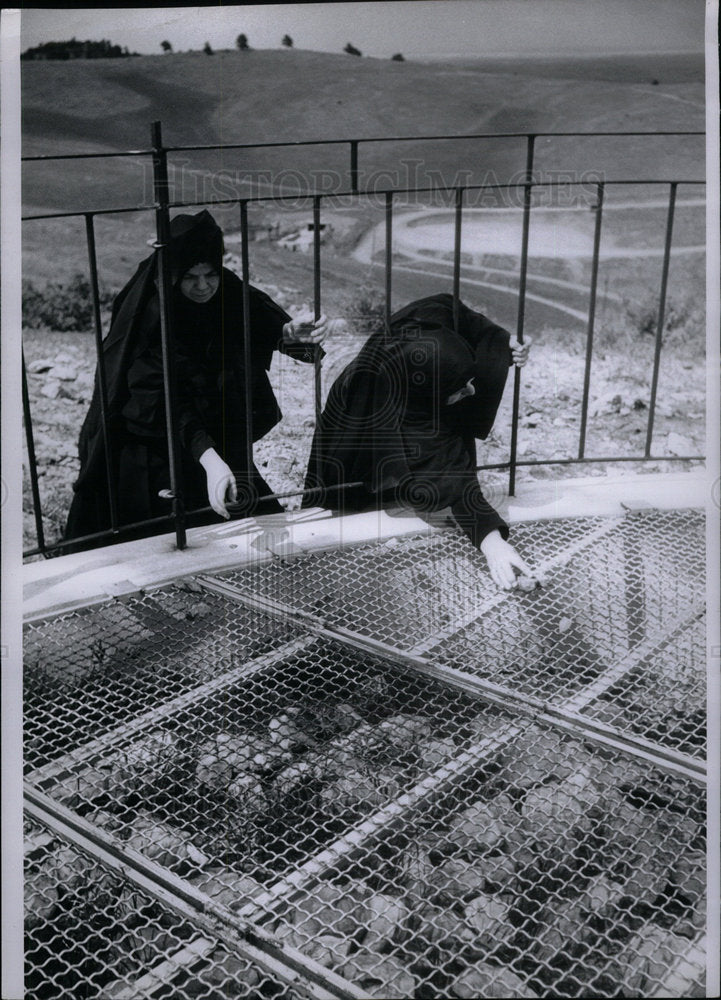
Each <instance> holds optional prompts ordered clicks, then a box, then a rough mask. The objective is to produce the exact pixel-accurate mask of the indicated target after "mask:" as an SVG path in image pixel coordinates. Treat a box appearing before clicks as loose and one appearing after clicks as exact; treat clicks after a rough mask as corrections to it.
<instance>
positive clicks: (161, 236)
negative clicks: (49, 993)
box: [23, 122, 704, 556]
mask: <svg viewBox="0 0 721 1000" xmlns="http://www.w3.org/2000/svg"><path fill="white" fill-rule="evenodd" d="M151 134H152V148H150V149H136V150H125V151H119V152H114V153H74V154H52V155H48V156H45V155H41V156H27V157H23V160H24V161H25V162H45V161H54V160H61V159H62V160H74V159H102V158H110V157H120V156H123V157H125V156H129V157H148V156H151V157H152V164H153V179H154V185H153V186H154V203H153V206H152V210H153V211H154V213H155V222H156V234H157V238H156V243H155V246H156V249H158V251H159V255H158V256H159V262H160V270H159V283H158V284H159V296H160V303H161V337H162V345H163V367H164V384H165V403H166V421H167V440H168V457H169V466H170V477H171V479H170V491H169V496H170V497H172V502H173V511H172V514H168V516H167V517H160V518H152V519H149V520H146V521H143V522H137V523H134V524H133V525H119V524H118V515H117V498H116V496H115V490H114V485H113V482H112V476H111V472H110V470H111V465H112V455H111V447H112V442H111V440H110V435H109V433H108V430H107V428H106V426H105V420H106V414H107V390H106V385H105V375H104V370H103V355H102V329H101V317H100V296H99V289H98V276H97V255H96V246H95V232H94V219H95V216H96V215H114V214H121V213H126V212H137V211H147V210H149V206H148V205H147V204H144V205H134V206H129V207H120V208H98V209H93V210H92V211H88V210H85V211H82V212H54V213H45V214H28V215H25V216H24V217H23V220H24V221H31V220H41V219H60V218H69V217H83V218H84V219H85V226H86V240H87V246H88V259H89V272H90V287H91V293H92V299H93V318H94V328H95V346H96V354H97V361H98V375H97V381H98V393H99V398H100V404H101V414H102V421H103V427H102V433H103V437H104V442H105V455H106V475H107V479H108V490H109V503H110V528H109V529H107V530H106V531H102V532H98V533H95V534H93V535H88V536H86V537H85V538H84V539H75V541H78V542H79V541H88V540H93V541H96V542H104V541H111V540H117V539H119V538H122V537H123V535H124V534H125V533H126V532H127V531H129V530H131V529H133V528H134V529H137V528H142V527H147V526H150V525H158V526H160V525H162V524H167V526H168V527H171V526H172V527H174V530H175V534H176V544H177V546H178V548H183V547H184V546H185V510H184V504H183V497H182V490H181V477H180V475H179V464H178V463H179V457H180V442H179V438H178V433H177V417H176V414H175V412H174V408H175V398H176V393H175V392H174V391H173V389H172V386H173V378H174V373H173V357H174V354H173V350H172V329H171V314H170V310H169V306H168V304H169V293H170V282H169V275H168V270H167V263H166V262H165V253H164V247H165V245H166V244H167V240H168V234H169V210H170V209H171V208H190V207H193V206H200V205H203V204H207V202H199V201H188V200H184V201H177V200H176V201H171V200H170V197H169V186H168V165H167V157H168V154H169V153H178V152H186V151H205V150H207V151H212V150H218V149H223V150H231V149H237V150H243V149H253V148H271V149H272V148H281V147H298V146H303V147H305V146H309V147H310V146H337V145H347V146H348V148H349V153H350V162H349V175H348V176H349V180H350V187H349V189H348V190H347V191H345V192H337V191H334V192H333V197H345V196H356V197H365V196H373V197H377V196H378V195H382V196H383V199H384V205H385V258H384V280H385V321H386V324H388V322H389V321H390V316H391V312H392V310H391V291H392V277H393V207H394V204H393V203H394V196H397V195H408V194H414V195H423V194H430V193H436V194H437V193H438V191H439V188H438V186H435V187H422V186H415V187H410V188H398V187H394V188H393V189H389V190H385V191H379V190H376V189H374V190H373V191H363V190H361V188H360V186H359V176H360V174H359V147H360V145H361V144H362V143H366V144H368V143H389V142H419V141H459V140H469V139H479V140H480V139H490V138H493V139H523V140H525V143H526V163H525V171H524V177H523V181H522V182H520V183H519V182H511V183H507V184H499V183H493V184H477V185H471V184H466V185H464V186H451V187H447V188H443V189H442V190H443V191H445V192H446V193H447V194H448V195H449V196H450V197H451V199H452V204H454V212H455V222H454V247H453V258H452V270H451V273H450V277H451V280H452V291H453V302H454V316H455V317H457V315H458V302H459V300H460V270H461V238H462V229H463V214H462V213H463V206H464V199H465V197H466V195H467V193H468V192H471V191H479V192H480V191H483V192H485V191H495V192H504V191H505V192H509V191H514V190H521V191H522V192H523V202H522V212H523V228H522V238H521V253H520V265H519V281H518V310H517V320H516V339H517V340H518V341H519V342H521V343H522V342H523V337H524V324H525V303H526V282H527V271H528V242H529V229H530V217H531V210H532V196H533V192H534V190H538V189H544V188H549V189H553V188H554V187H557V186H559V185H560V184H563V185H564V186H568V184H569V181H568V180H566V179H564V180H563V181H559V180H551V181H546V180H538V179H535V178H534V150H535V142H536V140H537V139H538V138H543V137H549V138H551V137H553V138H563V137H566V138H576V137H578V138H580V137H609V138H610V137H626V138H631V137H642V136H648V137H650V136H674V137H680V136H701V135H703V134H704V133H703V132H699V131H688V132H665V131H661V132H646V131H623V132H535V133H525V132H503V133H476V134H471V135H432V136H394V137H388V136H383V137H364V138H355V137H354V138H350V139H331V140H327V139H324V140H308V141H298V142H294V141H291V142H288V141H284V142H270V143H229V144H228V143H224V144H223V145H222V146H221V145H183V146H164V145H163V142H162V134H161V126H160V122H155V123H153V126H152V133H151ZM570 183H571V184H576V185H578V184H580V183H581V182H580V181H576V182H570ZM680 183H683V184H692V185H697V184H703V183H704V182H703V181H701V180H697V179H693V178H689V179H676V180H672V181H659V180H655V179H643V180H642V179H637V178H635V179H633V180H627V179H610V180H609V179H606V180H603V181H599V182H598V183H597V187H596V204H595V206H594V209H593V210H594V212H595V228H594V239H593V256H592V262H591V280H590V289H589V305H588V319H587V332H586V349H585V366H584V382H583V397H582V404H581V420H580V431H579V441H578V454H577V457H576V458H558V457H555V458H554V459H553V460H552V461H551V460H550V459H519V458H518V454H517V442H518V419H519V405H520V389H521V379H520V370H519V369H518V368H514V386H513V404H512V407H513V408H512V420H511V441H510V450H509V458H508V461H505V462H499V463H492V464H485V465H482V466H479V469H487V470H491V469H508V470H509V494H510V495H513V494H514V491H515V478H516V470H517V469H518V468H519V467H522V466H524V467H526V466H535V465H549V464H554V465H568V464H586V463H594V464H597V463H607V462H629V461H630V462H638V461H654V462H659V461H663V462H666V461H692V460H694V461H699V460H702V459H703V456H701V455H685V456H676V455H673V456H669V455H653V454H652V452H651V445H652V437H653V427H654V418H655V408H656V396H657V391H658V375H659V364H660V356H661V348H662V343H663V331H664V321H665V311H666V297H667V290H668V273H669V264H670V256H671V249H672V238H673V221H674V212H675V205H676V194H677V189H678V185H679V184H680ZM658 184H662V185H664V186H666V185H668V187H669V202H668V210H667V223H666V235H665V242H664V252H663V265H662V277H661V287H660V291H659V305H658V319H657V322H656V330H655V344H654V358H653V371H652V377H651V390H650V400H649V414H648V425H647V430H646V441H645V449H644V453H643V455H642V456H628V455H608V456H595V457H593V458H588V457H587V456H586V453H585V451H586V431H587V420H588V406H589V387H590V376H591V363H592V357H593V337H594V324H595V310H596V299H597V288H598V268H599V252H600V238H601V226H602V216H603V205H604V193H605V192H606V191H607V190H608V189H609V188H610V187H612V186H613V185H633V186H638V185H658ZM299 197H301V198H303V199H305V198H307V199H309V200H310V201H311V204H312V212H313V309H314V315H315V318H316V319H318V318H319V316H320V315H321V313H322V302H321V250H320V247H321V242H320V217H321V207H322V202H323V198H324V197H327V195H324V194H323V193H319V192H315V191H311V190H309V191H308V192H305V193H303V194H301V195H300V196H299V195H298V194H293V195H281V194H271V195H256V196H253V197H247V198H237V197H236V198H224V199H216V200H215V201H214V202H213V204H214V205H232V204H235V205H238V206H239V208H240V228H241V252H242V277H243V288H244V292H243V320H244V329H245V331H246V336H245V347H244V351H245V366H244V367H245V372H244V378H245V406H246V453H247V467H248V470H249V471H250V470H251V469H252V459H253V432H252V386H251V379H250V363H249V361H250V359H249V352H250V336H249V334H250V303H249V298H248V291H247V289H248V280H249V251H248V235H249V224H248V205H249V203H251V202H252V203H259V202H271V203H281V204H282V203H284V202H287V201H288V200H289V199H293V200H294V201H295V202H297V200H298V198H299ZM313 373H314V375H313V377H314V402H315V416H316V422H317V419H318V416H319V414H320V409H321V398H322V386H321V368H320V352H319V350H318V349H317V348H316V349H315V358H314V366H313ZM23 387H24V392H23V410H24V418H25V430H26V438H27V448H28V459H29V472H30V483H31V492H32V496H33V504H34V510H35V521H36V532H37V539H38V544H37V547H35V548H33V549H30V550H29V551H27V552H26V553H25V555H26V556H30V555H36V554H38V553H41V554H43V555H45V556H48V555H51V554H53V553H55V552H57V551H58V550H61V549H62V544H63V543H62V542H56V543H51V544H48V543H47V541H46V539H45V537H44V528H43V521H42V511H41V503H40V491H39V485H38V474H37V463H36V457H35V450H34V447H33V433H32V417H31V412H30V402H29V397H28V393H27V386H26V380H25V369H24V365H23ZM346 485H348V484H346ZM351 485H356V484H351ZM339 488H342V487H339ZM306 492H307V491H303V490H298V491H292V492H285V493H274V494H272V495H271V496H273V497H291V496H299V495H304V494H305V493H306ZM260 499H263V498H260ZM231 509H232V505H231ZM209 510H210V508H209V507H208V508H204V512H206V511H209Z"/></svg>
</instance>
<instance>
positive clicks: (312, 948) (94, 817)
mask: <svg viewBox="0 0 721 1000" xmlns="http://www.w3.org/2000/svg"><path fill="white" fill-rule="evenodd" d="M701 529H702V522H701V518H700V516H699V515H696V514H693V513H689V512H683V513H680V512H671V513H664V514H660V513H653V514H651V513H640V514H634V515H629V516H627V517H624V518H616V519H610V520H606V521H601V520H600V519H574V520H573V521H555V522H549V523H545V524H538V525H536V524H529V525H525V526H523V527H522V528H520V529H519V530H518V531H517V533H516V536H517V537H516V538H515V541H516V544H517V545H518V547H519V549H520V550H521V551H522V553H523V554H524V555H525V556H526V558H530V559H531V560H532V561H534V562H536V563H537V564H540V565H541V566H542V568H543V569H544V573H545V580H544V583H543V585H542V586H541V587H540V588H536V589H534V590H529V591H519V592H514V593H507V592H501V591H499V590H497V589H495V588H493V587H492V586H491V585H490V583H489V580H488V576H487V574H486V571H485V568H484V566H483V560H482V557H481V556H480V555H479V553H478V552H476V551H475V550H474V549H473V548H472V547H471V546H470V545H468V543H467V542H466V541H465V539H464V538H462V537H461V536H459V535H458V534H456V533H455V532H442V533H438V534H436V535H433V536H430V537H428V536H425V537H421V536H417V537H415V538H412V539H410V540H407V541H397V542H395V543H394V544H391V545H389V544H387V543H386V544H381V545H369V546H362V547H360V548H354V549H346V550H340V551H336V552H332V553H325V554H322V555H315V556H303V557H300V558H298V559H294V560H290V561H287V562H286V561H278V562H276V563H273V564H270V565H264V566H262V567H258V568H253V569H249V570H239V571H236V572H234V573H233V574H230V578H229V581H228V578H227V577H226V579H225V580H224V581H221V582H218V581H212V580H208V581H205V583H204V585H202V586H201V582H202V581H201V582H188V583H184V584H182V585H181V584H178V585H175V586H171V587H166V588H162V589H159V590H157V591H154V592H152V593H145V594H139V595H137V596H134V597H130V598H128V599H127V600H124V601H117V600H114V601H108V602H106V603H104V604H100V605H97V606H95V607H93V608H88V609H84V610H82V611H77V612H72V613H69V614H65V615H61V616H58V617H56V618H54V619H51V620H46V621H44V622H38V623H34V624H29V625H28V626H27V631H26V659H27V667H26V675H25V698H26V708H27V719H26V738H27V751H26V756H27V762H28V768H29V774H28V782H29V785H30V787H31V788H32V789H35V790H37V792H39V793H42V794H43V795H45V796H48V797H49V799H48V800H47V801H50V802H52V803H53V804H57V808H59V809H70V810H72V811H73V815H75V816H76V817H77V822H78V824H86V825H87V827H88V829H89V830H91V831H94V833H93V836H95V837H96V838H97V839H98V842H100V841H102V842H103V843H107V844H110V845H111V848H112V850H113V851H114V852H115V854H116V855H117V856H118V857H120V858H123V857H125V858H127V859H128V867H127V869H126V868H125V867H122V868H121V869H115V868H113V869H112V870H110V869H109V870H108V871H105V870H104V869H103V867H102V864H101V863H100V862H99V861H98V860H97V859H96V858H95V856H94V855H88V853H87V851H84V850H82V849H79V848H78V847H77V846H73V845H72V844H71V843H69V842H67V840H62V839H59V838H58V837H57V836H55V835H54V834H53V832H52V830H50V831H48V830H43V829H41V828H40V827H38V825H37V824H35V825H33V824H31V825H30V826H29V827H28V829H27V830H26V841H27V859H26V860H27V864H28V879H27V882H26V887H27V900H26V909H27V929H28V935H29V937H28V940H29V950H28V967H29V969H30V970H31V973H30V978H29V985H30V987H31V989H32V990H34V991H35V992H34V993H32V992H31V993H30V995H33V996H38V997H40V996H43V997H44V996H59V997H64V996H68V997H70V996H73V997H75V996H78V997H83V996H87V997H95V996H98V997H99V996H103V997H105V996H109V997H118V998H119V997H124V998H126V1000H131V998H134V997H145V996H151V995H152V996H158V997H175V996H180V997H194V996H203V997H216V996H217V997H218V998H219V1000H220V998H221V997H222V998H225V997H228V998H230V997H237V996H246V995H248V996H251V995H252V996H261V997H263V996H268V997H275V996H287V997H293V996H294V995H295V992H296V991H300V993H303V992H304V991H305V992H306V995H310V996H315V997H326V996H328V995H329V994H328V992H327V991H325V987H322V986H321V985H320V983H321V982H323V981H324V980H323V975H321V976H320V979H319V977H318V974H317V972H318V969H319V968H320V969H321V971H322V970H323V969H325V970H327V975H328V976H329V977H336V978H335V980H333V981H334V982H335V985H336V987H337V986H338V983H339V982H341V983H345V987H344V988H341V990H340V993H338V989H337V988H336V989H335V993H333V991H332V990H331V994H332V995H344V996H361V995H362V996H369V997H370V996H380V997H387V998H391V997H399V998H401V997H417V998H424V997H428V998H430V997H438V996H444V997H445V996H448V997H491V996H507V995H510V996H589V997H590V996H598V995H604V996H645V995H656V994H657V995H660V996H663V995H684V996H698V995H703V964H704V939H703V932H704V928H705V914H706V911H705V898H704V889H705V841H706V829H705V807H704V796H703V789H702V785H701V783H700V780H696V779H695V778H693V777H691V775H692V774H693V772H694V771H695V769H696V767H697V765H696V764H694V765H693V767H692V766H690V764H689V762H688V761H686V763H685V764H684V761H683V760H679V759H678V755H676V756H674V754H673V753H671V754H668V753H664V754H662V753H661V752H660V751H661V747H653V745H646V746H647V749H646V750H644V749H643V746H641V745H638V743H637V744H636V745H633V742H632V741H629V740H628V738H626V737H624V738H623V739H621V738H618V739H615V742H614V739H613V738H611V739H610V741H609V740H605V737H603V736H600V737H599V735H598V734H596V735H593V734H592V730H593V728H594V727H593V726H591V725H590V719H591V718H592V719H594V720H600V721H603V722H610V723H611V724H612V726H615V727H618V728H619V729H622V730H625V731H628V732H630V733H635V734H640V735H642V736H645V737H649V738H651V739H652V740H656V741H657V742H658V743H659V744H662V745H663V747H664V748H670V749H671V750H674V751H675V750H683V751H685V752H686V753H696V754H701V752H702V750H701V748H702V741H703V721H704V717H703V699H702V697H701V696H702V694H703V691H704V679H705V675H704V671H703V666H702V664H703V649H704V620H703V605H702V603H701V600H700V596H701V595H700V588H701V586H702V581H703V559H702V556H703V545H702V531H701ZM682 541H683V546H682ZM684 546H685V547H684ZM213 587H215V589H213ZM251 587H252V588H253V589H256V590H258V591H260V592H261V594H265V595H267V596H271V597H273V598H275V599H276V600H278V599H280V600H281V602H282V604H283V605H290V606H291V607H295V608H299V609H300V610H302V611H306V612H308V611H310V612H311V613H312V614H313V615H314V616H317V618H319V619H320V620H319V621H317V622H316V623H314V622H313V621H312V619H308V621H307V622H306V624H299V623H298V620H297V619H296V620H295V621H294V620H293V619H292V618H291V617H290V616H288V615H287V614H284V613H283V611H282V605H281V606H280V610H276V612H272V611H271V610H269V609H265V610H263V609H261V608H260V607H253V606H252V602H249V601H248V600H247V599H246V598H244V597H243V596H242V594H241V593H239V592H240V590H241V588H242V590H243V591H244V592H247V591H248V590H250V589H251ZM234 588H235V597H234V596H233V589H234ZM376 612H377V617H376ZM329 621H330V622H331V626H328V625H327V623H328V622H329ZM333 623H335V624H340V625H343V626H345V627H346V628H350V629H351V630H354V631H356V632H364V633H365V635H366V636H369V637H374V638H378V637H380V638H382V639H383V640H384V642H385V646H384V647H383V650H384V651H383V652H381V651H380V650H378V648H377V647H374V649H375V651H373V650H371V649H370V648H369V647H370V646H371V643H369V642H368V641H367V640H361V639H357V640H356V639H354V638H353V637H352V636H351V635H345V636H344V635H343V634H337V635H334V634H333V630H332V624H333ZM394 626H395V627H396V631H395V632H394V631H393V628H394ZM402 651H403V652H402ZM408 654H411V655H410V656H409V655H408ZM420 654H423V656H424V657H425V659H424V658H423V657H422V656H421V655H420ZM404 656H405V659H404ZM450 668H454V669H450ZM479 678H485V679H488V680H492V681H494V682H498V681H500V682H502V683H503V684H504V685H506V686H507V687H508V688H509V691H508V692H507V693H505V694H504V692H503V690H502V689H501V690H500V691H499V689H497V688H494V689H493V690H494V691H495V694H493V692H492V691H491V690H490V688H489V686H488V685H487V686H486V688H487V689H488V690H486V688H483V685H482V684H479ZM511 689H512V690H511ZM518 691H520V692H522V693H524V692H525V693H527V694H529V695H542V696H543V697H544V698H546V699H547V704H548V705H549V708H548V710H547V711H542V706H541V707H539V708H538V710H537V711H534V713H533V714H531V712H530V709H528V708H525V709H524V707H523V701H522V700H521V701H519V700H518V699H517V698H516V700H515V701H514V699H513V697H511V695H512V694H514V695H515V693H516V692H518ZM484 692H485V693H484ZM536 704H538V703H536ZM554 706H555V708H554ZM552 708H553V711H551V709H552ZM558 710H560V711H558ZM584 714H586V715H587V716H589V717H590V718H589V720H588V721H589V724H587V722H586V720H584V718H583V715H584ZM551 718H553V719H555V723H552V722H551V721H550V720H551ZM543 720H545V721H543ZM611 735H613V734H611ZM616 735H618V734H616ZM604 740H605V742H604ZM622 745H625V747H626V749H625V750H622V749H620V747H621V746H622ZM664 756H665V758H667V759H664ZM687 764H688V765H689V766H686V765H687ZM28 794H30V793H29V792H28ZM78 828H79V827H78ZM71 840H72V837H71ZM109 849H110V848H109ZM133 859H135V860H133ZM133 866H135V868H136V869H138V870H140V871H141V872H144V873H145V876H144V877H146V878H149V879H152V878H161V876H162V879H161V880H162V881H163V885H164V886H166V889H167V886H172V887H174V888H172V890H171V891H172V892H175V893H176V894H177V899H178V902H179V903H180V901H182V900H183V899H187V898H190V897H191V896H192V894H195V895H194V896H192V898H194V899H197V898H198V896H200V898H201V899H202V900H205V901H206V902H207V909H208V912H209V913H216V915H217V913H218V912H219V910H218V909H217V908H221V907H222V908H223V912H224V913H225V914H226V917H225V918H222V919H225V920H226V922H227V920H230V919H231V917H232V919H233V920H236V921H238V922H239V923H238V926H245V922H246V921H250V922H251V924H252V926H254V927H255V929H256V933H257V934H259V935H261V937H262V935H266V937H265V938H263V940H267V935H268V934H270V935H272V940H274V941H275V943H276V944H275V947H276V948H277V947H280V948H281V952H280V953H281V954H284V955H285V956H286V958H287V959H288V961H289V962H290V965H289V968H290V967H291V965H292V963H293V962H295V963H296V964H295V966H293V967H294V968H298V965H297V963H298V961H300V963H301V967H304V966H303V962H305V963H307V970H310V971H309V975H310V979H309V980H308V982H305V981H303V982H300V981H298V982H296V980H294V979H292V977H291V979H290V980H289V979H284V978H283V976H280V979H279V981H278V982H276V981H275V979H274V975H273V974H270V975H267V974H266V973H265V972H263V971H262V970H263V969H267V968H268V966H267V964H263V963H262V962H261V966H260V968H258V969H256V968H255V965H254V963H253V961H250V960H249V958H248V951H247V949H246V950H245V951H243V952H242V954H236V953H235V952H234V951H233V947H229V946H228V940H227V938H224V937H223V936H222V934H221V935H220V937H218V938H216V937H215V936H214V935H213V934H212V933H210V934H208V933H207V930H208V928H207V925H206V924H204V923H203V921H202V920H199V919H194V918H193V916H192V914H191V916H190V917H189V918H187V919H186V915H184V914H185V911H184V910H183V909H182V907H181V908H180V909H178V908H174V907H173V906H171V907H170V909H169V910H168V912H167V913H166V912H165V910H164V908H163V904H160V903H158V902H153V900H156V899H158V898H159V897H157V896H155V895H153V894H152V893H151V897H152V898H151V897H148V899H147V900H146V899H145V897H143V899H142V900H141V898H140V897H141V895H142V892H141V889H142V885H143V883H142V880H141V881H140V882H139V883H138V885H136V886H135V887H133V886H131V885H130V883H131V882H133V883H134V881H135V880H136V876H134V875H133V874H132V872H133V870H135V869H134V867H133ZM111 867H112V866H111ZM119 870H120V874H118V871H119ZM153 872H155V875H153ZM148 873H149V874H148ZM139 892H140V895H138V893H139ZM160 898H163V897H162V896H161V897H160ZM204 905H205V904H203V905H201V910H203V906H204ZM214 907H215V908H216V909H215V910H214V909H213V908H214ZM241 951H242V949H241ZM291 959H292V961H291ZM256 964H257V963H256ZM324 975H325V973H324ZM337 977H340V979H338V978H337ZM301 979H302V977H301ZM289 984H290V985H289ZM309 984H310V985H309ZM344 989H345V992H344ZM284 991H285V992H284ZM308 991H309V992H308ZM664 991H666V992H664ZM669 991H671V992H670V993H669Z"/></svg>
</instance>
